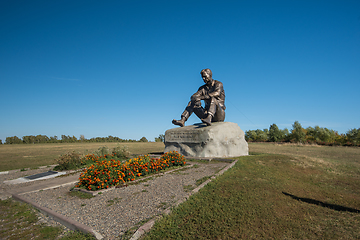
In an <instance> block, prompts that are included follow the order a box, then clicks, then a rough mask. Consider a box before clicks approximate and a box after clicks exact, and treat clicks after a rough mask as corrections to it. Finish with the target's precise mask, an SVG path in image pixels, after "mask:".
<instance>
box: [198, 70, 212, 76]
mask: <svg viewBox="0 0 360 240" xmlns="http://www.w3.org/2000/svg"><path fill="white" fill-rule="evenodd" d="M204 72H206V73H207V74H209V75H210V77H212V72H211V70H210V69H209V68H205V69H203V70H201V72H200V74H201V75H202V74H203V73H204Z"/></svg>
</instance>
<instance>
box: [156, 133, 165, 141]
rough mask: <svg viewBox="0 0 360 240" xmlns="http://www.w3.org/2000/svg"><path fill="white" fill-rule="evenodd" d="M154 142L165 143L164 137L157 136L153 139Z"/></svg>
mask: <svg viewBox="0 0 360 240" xmlns="http://www.w3.org/2000/svg"><path fill="white" fill-rule="evenodd" d="M155 142H165V135H164V134H159V136H158V137H156V138H155Z"/></svg>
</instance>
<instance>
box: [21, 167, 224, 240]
mask: <svg viewBox="0 0 360 240" xmlns="http://www.w3.org/2000/svg"><path fill="white" fill-rule="evenodd" d="M194 164H195V165H194V166H193V167H190V168H188V169H186V170H184V171H175V172H173V173H169V174H164V175H162V176H158V177H154V178H153V179H151V180H148V181H146V182H141V183H138V184H134V185H129V186H127V187H123V188H116V189H113V190H111V191H107V192H104V193H103V194H100V195H97V196H96V197H94V198H90V199H80V198H78V197H75V196H70V195H69V194H68V193H69V190H70V188H71V187H72V186H66V187H59V188H57V189H52V190H45V191H40V192H34V193H27V194H24V195H23V196H24V197H26V198H28V199H31V200H33V201H35V202H37V203H38V204H39V205H41V206H44V207H47V208H49V209H52V210H54V211H56V212H58V213H60V214H63V215H65V216H67V217H69V218H71V219H74V220H75V221H78V222H80V223H82V224H85V225H87V226H89V227H91V228H93V229H94V230H95V231H97V232H99V233H101V234H102V235H103V236H104V237H105V239H118V238H120V237H121V236H122V235H123V234H124V233H125V232H126V231H127V230H128V229H130V228H132V227H134V226H136V225H137V224H138V223H139V222H140V221H143V220H146V219H149V218H152V217H154V216H156V215H159V214H161V213H162V212H163V210H164V209H166V208H168V207H170V206H173V205H174V204H175V203H176V202H177V201H178V200H180V199H182V198H183V197H185V196H187V195H188V194H189V190H191V189H192V188H195V187H196V180H198V179H201V178H203V177H206V176H211V175H213V174H215V173H216V172H218V171H219V170H220V169H222V168H224V167H225V166H227V165H229V163H225V162H210V163H199V162H195V163H194Z"/></svg>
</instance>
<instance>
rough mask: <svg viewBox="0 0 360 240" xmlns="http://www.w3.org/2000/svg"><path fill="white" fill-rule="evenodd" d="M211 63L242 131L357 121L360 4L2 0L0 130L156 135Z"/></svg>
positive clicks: (347, 125) (229, 117)
mask: <svg viewBox="0 0 360 240" xmlns="http://www.w3.org/2000/svg"><path fill="white" fill-rule="evenodd" d="M204 68H210V69H211V70H212V71H213V78H214V79H217V80H220V81H222V82H223V84H224V89H225V93H226V100H225V104H226V106H227V109H226V119H225V121H228V122H235V123H237V124H238V125H239V126H240V127H241V129H242V130H244V131H246V130H251V129H264V128H269V126H270V125H271V124H273V123H276V124H277V125H278V127H279V128H281V129H283V128H288V129H291V128H292V124H293V123H294V121H299V122H300V123H301V124H302V126H303V127H305V128H306V127H308V126H312V127H314V126H316V125H318V126H320V127H327V128H330V129H333V130H336V131H338V132H339V133H345V132H346V131H348V130H349V129H352V128H359V127H360V126H359V123H360V111H359V103H360V94H359V89H360V1H358V0H354V1H331V0H326V1H320V0H319V1H313V0H310V1H308V0H300V1H297V0H294V1H288V0H284V1H277V0H274V1H260V0H254V1H226V0H225V1H201V0H199V1H187V0H185V1H184V0H183V1H157V0H154V1H137V0H133V1H112V0H108V1H92V0H87V1H77V0H75V1H67V0H63V1H37V0H34V1H18V0H13V1H4V0H2V1H0V96H1V101H0V116H1V117H0V139H2V140H3V142H5V139H6V137H10V136H18V137H22V136H25V135H38V134H43V135H47V136H49V137H50V136H54V135H56V136H59V137H60V136H61V135H63V134H64V135H71V136H73V135H74V136H76V137H78V138H79V136H80V135H81V134H82V135H84V136H85V137H86V138H92V137H98V136H99V137H106V136H109V135H112V136H118V137H120V138H123V139H140V138H141V137H143V136H145V137H146V138H147V139H148V140H151V141H154V138H155V137H157V136H158V135H159V134H163V133H164V132H165V131H166V130H167V129H170V128H173V127H175V126H174V125H172V123H171V121H172V119H174V118H176V119H179V118H180V114H181V113H182V111H183V109H184V107H185V106H186V104H187V102H188V101H189V99H190V96H191V95H192V94H193V93H194V92H196V91H197V89H198V87H199V86H201V85H202V84H203V82H202V79H201V76H200V71H201V69H204ZM196 122H199V119H197V117H196V116H195V115H193V116H191V117H190V119H189V121H188V122H187V123H186V124H193V123H196Z"/></svg>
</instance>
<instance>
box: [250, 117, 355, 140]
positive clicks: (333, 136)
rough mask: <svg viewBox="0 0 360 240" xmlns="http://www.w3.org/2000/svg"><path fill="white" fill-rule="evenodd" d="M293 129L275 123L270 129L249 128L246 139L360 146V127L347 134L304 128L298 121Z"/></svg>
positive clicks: (324, 129) (317, 128)
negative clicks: (281, 127)
mask: <svg viewBox="0 0 360 240" xmlns="http://www.w3.org/2000/svg"><path fill="white" fill-rule="evenodd" d="M292 127H293V128H292V129H291V131H289V130H288V129H287V128H285V129H279V128H278V126H277V125H276V124H275V123H274V124H272V125H270V127H269V129H263V130H261V129H257V130H248V131H246V132H245V139H246V141H248V142H293V143H309V144H319V145H327V146H360V128H359V129H356V128H354V129H351V130H349V131H347V132H346V134H339V133H338V132H336V131H334V130H331V129H327V128H321V127H319V126H315V127H314V128H313V127H308V128H303V127H302V126H301V124H300V123H299V122H298V121H295V122H294V124H293V125H292Z"/></svg>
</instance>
